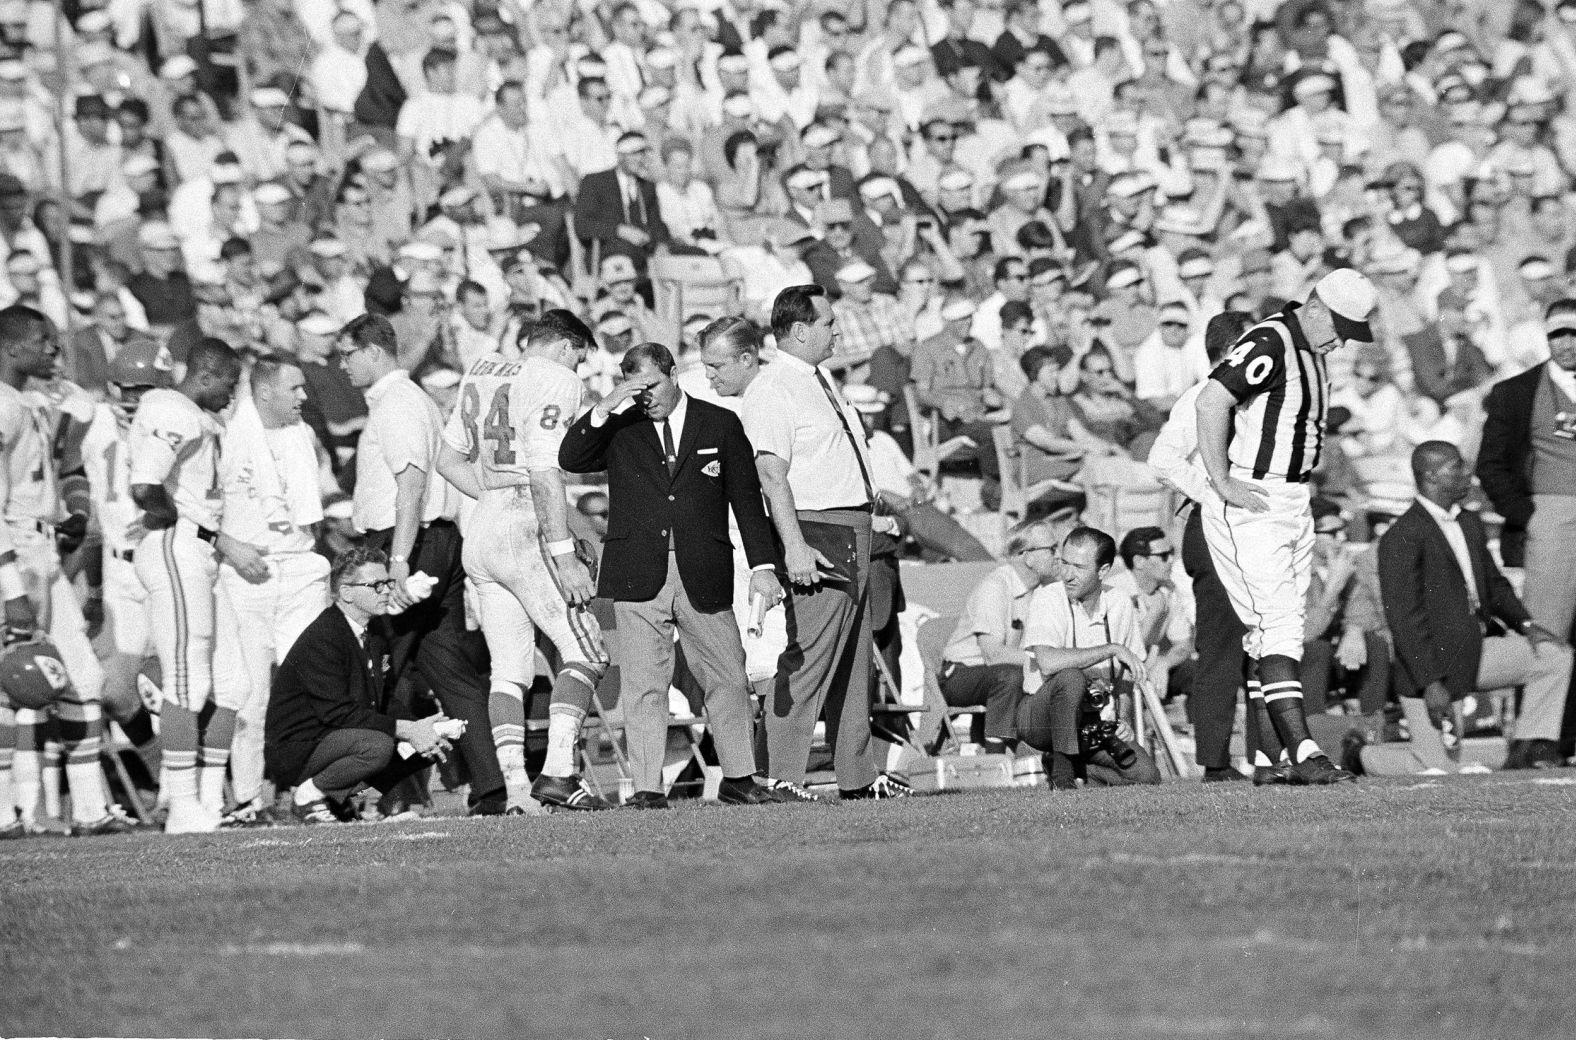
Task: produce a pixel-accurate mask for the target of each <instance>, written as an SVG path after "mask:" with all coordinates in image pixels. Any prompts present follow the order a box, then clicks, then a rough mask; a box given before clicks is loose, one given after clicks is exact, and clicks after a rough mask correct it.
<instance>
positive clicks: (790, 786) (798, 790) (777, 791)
mask: <svg viewBox="0 0 1576 1040" xmlns="http://www.w3.org/2000/svg"><path fill="white" fill-rule="evenodd" d="M761 786H762V787H764V788H766V791H767V793H768V794H770V795H771V796H772V800H773V801H775V802H813V803H816V804H821V803H823V802H824V801H825V799H824V798H818V797H816V796H815V795H813V794H811V793H810V792H809V791H807V790H806V789H805V788H804V787H802V786H800V785H799V784H796V783H794V782H793V781H792V780H776V779H773V778H771V777H768V778H766V779H765V780H762V781H761Z"/></svg>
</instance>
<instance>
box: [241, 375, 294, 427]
mask: <svg viewBox="0 0 1576 1040" xmlns="http://www.w3.org/2000/svg"><path fill="white" fill-rule="evenodd" d="M252 397H253V399H254V400H255V401H256V402H257V410H258V412H259V413H260V414H261V415H262V417H263V423H264V424H265V425H267V426H270V427H280V426H291V425H294V424H295V423H298V422H300V421H301V406H302V405H304V404H306V377H305V376H303V375H302V374H301V370H300V369H299V368H296V367H295V366H294V365H285V366H283V367H282V368H280V369H279V371H277V372H275V373H274V376H273V378H272V379H268V380H265V381H264V382H262V383H261V384H259V385H257V386H255V387H253V388H252Z"/></svg>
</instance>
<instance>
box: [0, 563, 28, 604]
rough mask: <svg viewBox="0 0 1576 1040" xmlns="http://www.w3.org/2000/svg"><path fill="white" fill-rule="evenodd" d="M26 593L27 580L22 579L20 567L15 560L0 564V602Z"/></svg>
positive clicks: (6, 601) (7, 601)
mask: <svg viewBox="0 0 1576 1040" xmlns="http://www.w3.org/2000/svg"><path fill="white" fill-rule="evenodd" d="M26 595H27V582H25V581H23V580H22V569H21V568H20V567H18V566H17V565H16V561H15V560H10V561H7V562H6V563H3V564H0V602H5V603H9V602H11V601H12V600H14V599H17V598H19V597H22V596H26Z"/></svg>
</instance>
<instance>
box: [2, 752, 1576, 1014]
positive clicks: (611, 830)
mask: <svg viewBox="0 0 1576 1040" xmlns="http://www.w3.org/2000/svg"><path fill="white" fill-rule="evenodd" d="M1244 788H1246V789H1244ZM1573 805H1576V777H1572V776H1571V775H1570V774H1568V773H1539V774H1508V775H1505V776H1498V777H1489V778H1483V779H1479V780H1466V779H1455V778H1451V779H1446V780H1434V781H1395V782H1388V783H1381V782H1370V783H1364V784H1361V785H1349V786H1347V787H1345V788H1340V789H1335V790H1322V791H1307V790H1261V791H1255V790H1253V789H1252V788H1251V787H1247V785H1232V786H1231V788H1230V789H1229V790H1227V789H1222V787H1221V786H1211V787H1201V786H1200V785H1197V784H1173V785H1168V786H1166V787H1164V788H1161V789H1159V790H1154V789H1149V790H1141V791H1140V790H1126V791H1092V792H1085V793H1080V794H1078V795H1074V796H1070V797H1057V796H1052V795H1050V794H1048V793H1045V792H1039V791H1000V792H995V791H992V792H979V793H968V794H951V795H941V796H936V797H930V798H916V799H913V800H911V801H908V802H901V803H880V804H873V803H860V804H851V805H846V806H824V807H818V806H781V807H772V808H748V809H723V808H718V807H705V806H695V805H690V806H684V807H681V808H679V809H678V810H676V811H674V812H671V813H666V814H662V813H632V812H618V813H604V814H597V815H591V816H574V817H570V816H555V817H551V818H547V819H529V820H521V819H512V820H500V819H492V820H464V819H446V818H438V819H428V820H424V821H420V822H415V823H408V824H401V825H381V826H371V825H368V826H346V827H341V828H334V829H329V828H321V829H311V830H308V829H304V828H294V829H277V830H268V831H249V832H243V833H235V834H220V835H213V836H203V837H186V838H168V839H167V838H164V837H162V836H155V835H147V836H131V837H125V838H112V839H101V840H83V841H71V840H64V839H57V840H43V839H40V840H34V841H26V842H16V843H11V844H8V845H4V846H0V898H3V901H4V909H3V921H0V971H3V984H0V1034H3V1035H7V1036H15V1035H18V1034H45V1035H73V1036H77V1035H96V1036H113V1035H133V1036H172V1035H173V1036H209V1037H216V1036H290V1037H307V1036H319V1037H321V1036H336V1037H338V1036H344V1037H363V1036H470V1037H543V1038H571V1037H573V1038H580V1037H594V1038H602V1040H606V1038H619V1040H625V1038H632V1037H650V1038H651V1040H670V1038H682V1037H718V1038H753V1037H783V1038H789V1037H792V1038H809V1037H815V1038H823V1037H824V1038H856V1037H872V1038H875V1037H880V1038H886V1037H893V1038H905V1040H907V1038H928V1037H959V1038H973V1037H982V1038H983V1037H990V1038H995V1037H1080V1038H1081V1037H1095V1038H1106V1037H1112V1038H1127V1037H1133V1038H1139V1037H1168V1038H1169V1037H1236V1036H1242V1037H1255V1038H1273V1037H1297V1038H1303V1037H1339V1038H1343V1040H1344V1038H1353V1037H1385V1038H1411V1037H1417V1038H1426V1040H1438V1038H1442V1037H1471V1038H1474V1040H1494V1038H1504V1040H1528V1038H1538V1037H1570V1036H1572V1035H1576V987H1573V985H1572V981H1573V979H1576V969H1573V967H1572V965H1573V963H1576V813H1573V811H1572V810H1573Z"/></svg>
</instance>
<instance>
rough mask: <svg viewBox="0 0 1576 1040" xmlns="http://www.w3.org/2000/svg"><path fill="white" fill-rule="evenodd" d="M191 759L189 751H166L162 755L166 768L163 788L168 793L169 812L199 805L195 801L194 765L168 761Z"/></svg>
mask: <svg viewBox="0 0 1576 1040" xmlns="http://www.w3.org/2000/svg"><path fill="white" fill-rule="evenodd" d="M193 757H195V756H193V755H192V753H191V752H190V751H186V752H173V751H166V752H165V753H164V759H165V765H166V766H167V767H168V768H167V769H166V770H165V774H164V787H165V789H166V790H167V791H168V792H169V804H170V809H171V811H174V810H176V809H181V808H189V807H190V806H192V805H195V804H200V803H199V802H198V799H197V767H196V765H195V764H193V765H183V764H182V763H181V762H179V761H175V762H171V761H170V759H173V758H187V759H190V758H193Z"/></svg>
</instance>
